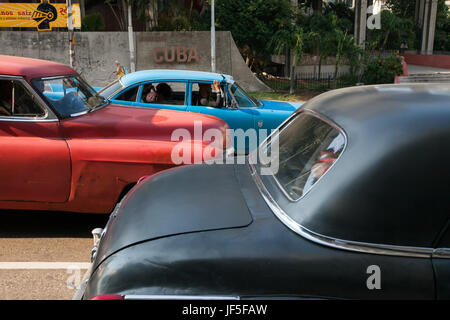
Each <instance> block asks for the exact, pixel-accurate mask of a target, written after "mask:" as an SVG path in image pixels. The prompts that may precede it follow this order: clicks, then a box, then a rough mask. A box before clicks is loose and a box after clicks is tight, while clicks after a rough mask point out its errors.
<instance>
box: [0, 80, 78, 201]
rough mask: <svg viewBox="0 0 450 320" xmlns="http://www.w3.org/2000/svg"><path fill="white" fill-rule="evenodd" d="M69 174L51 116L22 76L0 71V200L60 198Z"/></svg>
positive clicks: (66, 155) (65, 196) (66, 193)
mask: <svg viewBox="0 0 450 320" xmlns="http://www.w3.org/2000/svg"><path fill="white" fill-rule="evenodd" d="M70 179H71V165H70V154H69V149H68V146H67V143H66V141H65V140H64V139H63V138H62V134H61V130H60V125H59V121H58V119H57V118H56V116H55V115H54V114H53V112H52V111H51V110H50V109H49V108H48V107H47V106H46V105H45V103H44V102H43V101H42V100H41V99H40V97H39V96H37V95H36V94H35V92H34V90H33V89H32V87H31V86H30V85H29V84H28V83H27V82H26V81H25V80H24V79H22V78H20V77H10V76H1V75H0V201H39V202H65V201H66V200H67V199H68V197H69V193H70Z"/></svg>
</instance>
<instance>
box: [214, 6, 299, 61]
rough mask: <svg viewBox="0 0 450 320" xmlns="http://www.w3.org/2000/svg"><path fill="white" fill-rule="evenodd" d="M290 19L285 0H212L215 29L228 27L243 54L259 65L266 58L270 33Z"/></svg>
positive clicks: (288, 22)
mask: <svg viewBox="0 0 450 320" xmlns="http://www.w3.org/2000/svg"><path fill="white" fill-rule="evenodd" d="M291 21H292V7H291V4H290V1H289V0H216V27H217V29H218V30H229V31H231V34H232V35H233V38H234V40H235V41H236V44H237V45H238V47H239V48H241V52H242V53H243V55H244V57H245V58H247V59H254V60H256V64H257V65H258V64H259V65H260V66H263V65H264V63H265V62H266V61H267V60H269V59H270V55H271V54H272V50H271V49H272V48H269V46H268V45H267V44H268V42H269V41H270V39H271V38H272V36H273V35H274V33H276V32H277V31H278V30H282V29H286V28H288V26H289V25H290V24H291ZM257 65H256V66H255V67H258V66H257Z"/></svg>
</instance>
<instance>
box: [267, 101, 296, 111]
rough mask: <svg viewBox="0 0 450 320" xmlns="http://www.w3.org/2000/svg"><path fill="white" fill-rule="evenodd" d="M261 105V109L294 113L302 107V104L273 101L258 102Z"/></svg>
mask: <svg viewBox="0 0 450 320" xmlns="http://www.w3.org/2000/svg"><path fill="white" fill-rule="evenodd" d="M259 101H261V102H262V103H263V105H262V106H261V107H260V108H261V109H269V110H274V111H292V112H294V111H296V110H297V109H298V108H300V107H301V106H302V105H303V102H285V101H273V100H259Z"/></svg>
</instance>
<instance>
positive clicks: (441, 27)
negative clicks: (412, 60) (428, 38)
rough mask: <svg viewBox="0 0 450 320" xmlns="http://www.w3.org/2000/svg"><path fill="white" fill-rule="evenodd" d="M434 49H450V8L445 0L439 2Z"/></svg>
mask: <svg viewBox="0 0 450 320" xmlns="http://www.w3.org/2000/svg"><path fill="white" fill-rule="evenodd" d="M434 50H438V51H450V10H449V9H448V7H447V5H446V4H445V0H439V2H438V9H437V17H436V33H435V37H434Z"/></svg>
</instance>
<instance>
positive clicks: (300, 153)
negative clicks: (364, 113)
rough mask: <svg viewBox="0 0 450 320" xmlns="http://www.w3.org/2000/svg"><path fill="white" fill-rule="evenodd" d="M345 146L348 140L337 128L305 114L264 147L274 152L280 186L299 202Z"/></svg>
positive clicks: (276, 176)
mask: <svg viewBox="0 0 450 320" xmlns="http://www.w3.org/2000/svg"><path fill="white" fill-rule="evenodd" d="M275 139H277V141H276V142H277V143H274V141H275ZM275 146H277V147H278V152H276V151H277V150H275ZM344 146H345V138H344V136H343V135H342V134H341V133H340V132H339V131H338V130H337V129H336V128H334V127H333V126H331V125H330V124H328V123H326V122H324V121H322V120H321V119H319V118H317V117H316V116H314V115H312V114H309V113H307V112H302V113H299V114H298V115H297V116H295V118H294V119H292V120H291V121H290V122H289V123H287V125H286V126H285V127H284V128H283V129H282V130H281V131H280V133H279V134H278V135H275V136H273V137H271V139H270V140H268V142H266V143H265V144H264V145H262V146H261V148H264V152H265V153H266V154H269V153H270V155H271V162H272V165H273V161H276V162H277V163H278V165H277V166H276V167H277V172H273V177H274V178H275V180H276V181H277V182H278V185H279V186H280V187H281V188H282V190H283V191H284V192H285V193H286V194H287V195H288V197H289V198H290V199H291V200H298V199H300V198H301V197H302V196H303V195H304V194H306V193H307V192H308V190H310V189H311V187H312V186H313V185H314V184H315V183H316V182H317V181H318V180H319V179H320V178H321V177H322V176H323V175H324V174H325V173H326V172H327V171H328V170H329V169H330V167H331V166H332V165H333V164H334V162H335V161H336V160H337V158H338V157H339V155H340V154H341V152H342V150H343V149H344ZM270 149H274V150H270Z"/></svg>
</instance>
